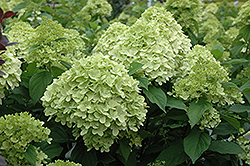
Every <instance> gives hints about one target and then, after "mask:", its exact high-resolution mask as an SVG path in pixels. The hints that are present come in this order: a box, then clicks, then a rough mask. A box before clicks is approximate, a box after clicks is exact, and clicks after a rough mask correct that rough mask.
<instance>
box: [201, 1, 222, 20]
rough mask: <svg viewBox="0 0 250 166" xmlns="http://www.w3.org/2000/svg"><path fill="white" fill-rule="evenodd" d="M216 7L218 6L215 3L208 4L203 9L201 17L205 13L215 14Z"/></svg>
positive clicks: (204, 15)
mask: <svg viewBox="0 0 250 166" xmlns="http://www.w3.org/2000/svg"><path fill="white" fill-rule="evenodd" d="M218 9H219V7H218V6H217V5H216V3H210V4H208V5H207V6H206V8H205V9H204V11H203V17H206V15H207V14H215V13H216V12H217V10H218Z"/></svg>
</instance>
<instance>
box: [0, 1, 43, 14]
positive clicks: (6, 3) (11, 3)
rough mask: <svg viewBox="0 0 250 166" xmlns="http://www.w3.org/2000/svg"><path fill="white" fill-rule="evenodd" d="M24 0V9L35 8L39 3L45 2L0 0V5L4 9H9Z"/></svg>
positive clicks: (30, 9)
mask: <svg viewBox="0 0 250 166" xmlns="http://www.w3.org/2000/svg"><path fill="white" fill-rule="evenodd" d="M23 2H25V4H26V6H25V10H26V11H32V10H34V9H35V10H37V8H38V7H39V5H40V4H42V3H45V2H46V0H1V1H0V6H1V8H2V9H3V10H4V11H11V10H12V9H13V8H14V7H15V6H17V5H19V4H20V3H23Z"/></svg>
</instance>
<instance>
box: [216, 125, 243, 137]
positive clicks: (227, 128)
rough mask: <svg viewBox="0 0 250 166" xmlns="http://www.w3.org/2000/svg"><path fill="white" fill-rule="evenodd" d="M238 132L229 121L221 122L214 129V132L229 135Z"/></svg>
mask: <svg viewBox="0 0 250 166" xmlns="http://www.w3.org/2000/svg"><path fill="white" fill-rule="evenodd" d="M236 133H238V131H237V130H236V129H235V128H234V127H233V126H231V125H230V124H229V123H227V122H225V123H220V124H219V126H218V127H216V128H215V129H214V130H213V134H217V135H229V134H236Z"/></svg>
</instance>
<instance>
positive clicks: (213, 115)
mask: <svg viewBox="0 0 250 166" xmlns="http://www.w3.org/2000/svg"><path fill="white" fill-rule="evenodd" d="M220 122H221V120H220V113H219V112H218V111H217V110H216V109H214V108H213V107H212V108H210V109H208V110H206V111H205V112H204V113H203V114H202V118H201V120H200V122H199V125H200V129H202V130H203V129H204V128H215V127H217V126H218V125H219V124H220Z"/></svg>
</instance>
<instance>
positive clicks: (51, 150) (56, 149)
mask: <svg viewBox="0 0 250 166" xmlns="http://www.w3.org/2000/svg"><path fill="white" fill-rule="evenodd" d="M38 146H39V147H40V148H41V150H42V151H43V152H44V153H45V154H47V155H48V156H49V158H50V159H53V158H54V157H56V156H60V154H61V153H62V151H63V147H61V146H60V144H59V143H56V142H53V141H52V143H51V144H49V143H48V142H46V141H43V142H41V143H39V144H38Z"/></svg>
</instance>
